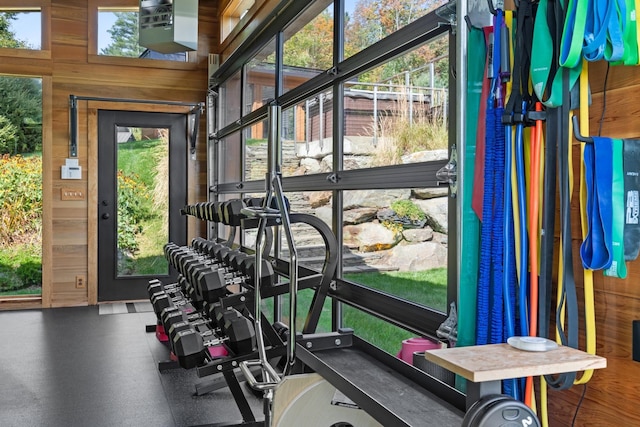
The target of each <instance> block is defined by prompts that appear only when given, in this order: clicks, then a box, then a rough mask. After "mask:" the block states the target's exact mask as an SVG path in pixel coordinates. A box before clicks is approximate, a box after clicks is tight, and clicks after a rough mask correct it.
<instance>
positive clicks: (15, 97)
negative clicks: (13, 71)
mask: <svg viewBox="0 0 640 427" xmlns="http://www.w3.org/2000/svg"><path fill="white" fill-rule="evenodd" d="M0 100H2V101H1V102H0V116H4V117H5V118H6V119H7V121H8V123H9V124H11V126H12V129H13V130H14V133H15V137H16V138H17V139H16V140H14V141H13V142H12V143H10V144H4V145H8V146H4V145H3V147H2V152H1V153H0V154H7V153H9V154H18V153H31V152H34V151H39V150H41V149H42V84H41V81H40V79H34V78H28V77H10V76H0ZM5 150H6V151H5Z"/></svg>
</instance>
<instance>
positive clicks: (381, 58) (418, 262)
mask: <svg viewBox="0 0 640 427" xmlns="http://www.w3.org/2000/svg"><path fill="white" fill-rule="evenodd" d="M339 1H342V2H343V4H340V3H339ZM336 3H337V4H336ZM440 3H441V2H437V1H436V2H433V1H413V2H411V1H409V2H379V1H375V2H374V1H370V0H358V1H351V0H336V2H334V3H332V2H329V1H326V0H317V1H313V2H310V4H308V5H306V6H305V5H303V4H302V2H300V3H298V2H294V3H293V5H291V6H290V7H295V8H299V10H296V11H295V13H293V12H292V13H291V15H290V16H293V17H295V18H293V19H292V21H291V22H283V23H279V24H280V25H281V26H280V27H276V28H278V29H280V28H282V30H279V31H280V33H279V34H278V35H277V36H276V38H275V39H273V38H271V39H268V40H263V41H262V42H260V41H256V42H255V44H256V45H254V46H249V47H248V49H250V50H251V51H252V52H257V53H255V54H254V55H253V56H252V57H251V58H250V59H249V60H246V59H242V60H241V61H239V62H238V63H237V64H236V65H235V66H233V67H228V66H227V67H224V66H223V67H221V70H222V71H221V72H220V73H218V75H217V76H216V78H217V79H218V80H217V81H220V82H221V83H220V84H219V85H217V86H216V87H213V88H212V89H213V90H214V91H216V92H217V93H218V95H219V96H218V117H220V119H221V120H220V121H219V122H218V123H219V124H220V126H219V129H216V130H215V131H216V132H217V137H218V144H219V149H218V151H217V153H218V156H219V157H218V161H217V167H218V172H217V178H218V183H219V184H220V185H219V186H218V187H217V188H218V190H219V191H218V194H217V197H218V198H220V199H221V198H225V197H228V195H229V194H231V193H236V192H237V188H246V189H248V190H247V191H250V192H251V193H255V192H256V191H260V189H261V188H264V183H263V182H261V181H263V180H264V175H265V172H267V153H268V135H269V129H268V126H269V121H268V120H267V112H268V110H269V108H268V107H267V104H268V103H269V102H270V101H272V100H273V101H274V102H275V103H276V104H278V105H281V106H282V110H281V114H280V126H281V141H280V146H281V150H282V151H281V153H279V154H281V155H280V157H279V158H280V159H281V162H280V169H281V171H282V174H283V176H284V190H285V191H286V195H287V197H288V198H289V200H290V202H291V209H292V211H293V212H304V213H310V214H313V215H315V216H317V217H319V218H321V219H322V220H323V221H325V222H326V223H327V224H329V225H330V226H331V227H334V228H333V230H334V233H336V235H337V236H339V237H340V241H339V242H338V244H339V248H341V249H340V252H341V255H340V258H341V259H340V260H341V265H340V267H339V273H338V282H339V285H338V286H336V287H335V289H334V290H333V292H335V293H332V292H330V296H332V297H334V298H338V299H342V300H343V301H344V302H346V304H347V305H353V306H354V307H349V309H348V310H345V311H344V315H345V316H346V317H345V326H352V325H355V324H359V322H364V323H371V322H369V320H367V319H369V318H370V317H371V314H372V313H373V312H374V311H375V308H371V307H368V308H367V309H365V310H362V311H368V312H369V314H366V315H357V314H356V313H357V312H360V311H361V310H360V308H356V307H366V306H367V304H368V302H367V301H366V300H361V301H358V302H355V301H349V292H346V293H341V289H344V287H345V286H346V287H349V286H351V287H352V288H354V289H356V288H357V289H366V291H363V292H364V294H366V295H370V298H372V299H376V298H380V295H383V298H388V299H389V301H396V302H398V304H399V305H398V306H397V307H406V304H407V302H410V307H419V308H418V309H417V310H418V313H420V316H422V315H423V314H424V316H427V317H428V316H434V314H433V313H438V314H437V315H435V316H444V313H445V312H446V310H447V307H448V301H447V298H448V297H449V295H450V294H448V292H447V291H448V283H447V267H448V260H447V253H448V245H449V244H450V241H451V239H449V237H448V235H449V233H451V232H452V231H455V230H452V229H451V227H450V226H449V224H448V223H447V218H448V205H449V197H448V188H447V187H440V186H439V185H438V183H437V181H436V180H435V171H436V170H437V169H438V168H439V167H441V166H442V165H443V164H444V163H445V162H446V159H447V157H448V154H447V153H448V148H449V135H448V131H447V130H448V127H449V123H448V122H449V119H450V117H449V114H448V110H449V99H448V84H449V64H448V37H445V36H444V35H445V33H446V30H447V28H446V25H443V23H444V22H445V21H444V20H443V18H439V17H438V16H437V15H436V14H435V13H430V11H431V10H433V9H434V8H435V7H436V6H438V5H439V4H440ZM336 10H344V11H345V16H344V17H343V22H344V25H334V21H336V20H335V19H334V18H335V11H336ZM274 25H275V24H274ZM270 37H271V36H270ZM277 40H282V43H283V49H282V52H281V54H280V57H277V55H276V52H277V51H278V50H277V49H276V43H277ZM416 40H419V41H416ZM334 41H336V42H337V43H339V46H343V48H344V49H343V52H342V53H340V52H338V50H337V49H335V46H334ZM370 46H371V47H372V48H371V49H367V48H368V47H370ZM405 46H406V47H405ZM240 50H241V49H240ZM336 52H338V53H339V54H340V56H339V57H338V58H335V57H334V55H335V53H336ZM341 57H344V58H346V59H345V60H344V61H339V59H340V58H341ZM234 60H235V58H234V55H231V57H230V58H229V59H228V63H227V65H228V64H233V63H234ZM223 65H224V64H223ZM243 79H244V80H243ZM241 81H242V84H240V83H241ZM279 82H281V84H280V83H279ZM271 85H273V86H271ZM278 88H280V89H281V90H280V93H278ZM241 105H242V106H243V107H242V108H241ZM233 156H241V157H242V158H241V159H240V158H237V157H233ZM238 164H241V165H242V166H241V168H242V171H241V172H240V173H239V174H237V173H234V172H233V167H236V165H238ZM436 165H439V166H436ZM434 168H435V169H434ZM225 184H226V185H225ZM337 202H338V203H337ZM337 207H340V208H339V209H337ZM336 227H337V228H336ZM338 230H339V232H338ZM294 235H295V236H296V244H297V246H298V252H299V261H300V263H301V264H302V265H303V266H305V267H308V268H311V269H318V268H319V265H318V263H319V262H320V263H321V262H322V261H323V260H324V255H325V254H324V253H322V252H323V248H322V246H323V245H322V244H321V242H319V241H318V239H317V236H316V235H314V232H313V230H310V229H309V228H308V227H304V226H298V225H296V226H295V233H294ZM220 237H224V236H220ZM252 238H253V236H252V235H251V233H248V234H247V239H246V243H247V245H248V246H249V247H251V246H252V242H253V240H252ZM281 247H282V248H285V247H286V245H284V242H282V244H281ZM281 255H282V256H284V257H286V255H287V253H286V250H283V252H281ZM367 293H368V294H367ZM365 298H369V297H365ZM350 303H351V304H350ZM402 304H405V305H404V306H403V305H402ZM373 305H375V304H373ZM373 305H372V307H373ZM391 306H393V304H391V305H390V307H391ZM378 307H379V306H378ZM327 310H328V305H327ZM383 310H384V309H383ZM420 310H423V311H420ZM373 314H374V315H378V317H380V318H387V319H388V318H390V316H393V315H397V316H404V315H405V313H395V314H394V313H391V314H389V313H377V314H376V313H373ZM420 316H418V317H416V316H414V318H413V319H404V320H403V321H398V322H396V323H397V324H404V325H408V326H409V328H408V329H412V330H413V331H416V330H417V331H424V329H421V326H420V323H421V322H423V320H424V319H422V318H421V317H420ZM438 318H439V319H440V317H438ZM442 320H443V317H442ZM325 322H326V319H325ZM412 325H413V326H412ZM374 330H376V331H377V330H378V329H377V327H374ZM432 332H433V331H432ZM374 335H375V334H374ZM388 335H389V340H388V341H389V342H387V343H378V342H376V344H377V345H379V346H380V347H382V348H384V349H386V350H387V351H389V352H392V351H396V350H394V349H397V346H398V345H399V342H400V341H401V340H402V339H404V338H407V337H408V336H410V333H409V332H408V331H406V330H405V331H401V330H398V329H397V328H395V327H392V328H391V329H389V333H388ZM366 338H372V337H366Z"/></svg>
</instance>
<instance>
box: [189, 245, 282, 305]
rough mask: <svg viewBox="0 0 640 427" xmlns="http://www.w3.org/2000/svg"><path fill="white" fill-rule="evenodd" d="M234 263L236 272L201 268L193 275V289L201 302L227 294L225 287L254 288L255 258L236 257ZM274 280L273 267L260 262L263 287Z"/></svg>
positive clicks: (214, 299) (246, 256) (266, 262)
mask: <svg viewBox="0 0 640 427" xmlns="http://www.w3.org/2000/svg"><path fill="white" fill-rule="evenodd" d="M233 262H236V265H237V271H236V272H225V271H224V270H222V269H214V268H203V269H202V270H200V271H199V272H198V273H196V274H195V275H194V278H195V287H196V290H197V292H198V293H199V295H200V296H201V297H202V300H203V301H208V302H215V301H217V300H218V299H220V298H222V297H223V296H225V295H226V294H227V287H228V286H231V285H238V284H244V285H249V286H255V284H256V280H255V268H254V265H255V258H254V257H251V256H248V255H244V256H240V255H238V256H237V257H236V258H234V259H233ZM273 280H274V273H273V266H272V265H271V264H270V263H269V262H268V261H267V260H262V278H261V283H262V285H263V286H271V285H272V284H273Z"/></svg>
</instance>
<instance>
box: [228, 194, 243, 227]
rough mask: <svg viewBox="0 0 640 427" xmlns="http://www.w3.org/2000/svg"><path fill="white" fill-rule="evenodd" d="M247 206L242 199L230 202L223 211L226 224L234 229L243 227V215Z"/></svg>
mask: <svg viewBox="0 0 640 427" xmlns="http://www.w3.org/2000/svg"><path fill="white" fill-rule="evenodd" d="M245 207H246V206H245V204H244V202H243V201H242V200H240V199H233V200H229V201H228V202H227V203H226V204H225V205H224V209H223V213H224V221H223V222H224V223H225V224H227V225H230V226H232V227H239V226H240V225H242V219H243V218H245V215H244V214H243V213H242V209H243V208H245Z"/></svg>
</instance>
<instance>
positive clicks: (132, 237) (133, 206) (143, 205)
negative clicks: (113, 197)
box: [117, 171, 151, 254]
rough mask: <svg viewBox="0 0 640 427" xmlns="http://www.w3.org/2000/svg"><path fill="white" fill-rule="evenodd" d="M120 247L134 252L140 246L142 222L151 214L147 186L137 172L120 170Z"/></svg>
mask: <svg viewBox="0 0 640 427" xmlns="http://www.w3.org/2000/svg"><path fill="white" fill-rule="evenodd" d="M117 179H118V248H119V249H120V250H122V251H127V252H129V253H131V254H134V253H136V252H137V251H138V249H139V246H138V242H137V241H136V236H137V235H138V234H140V233H141V232H142V227H141V225H140V224H141V222H142V221H144V220H145V219H147V218H149V216H150V215H151V210H150V208H149V207H150V205H151V199H150V195H149V190H148V188H147V186H146V185H145V184H144V183H143V182H142V181H141V180H140V178H139V177H138V176H137V175H136V174H135V173H124V172H123V171H118V174H117Z"/></svg>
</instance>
